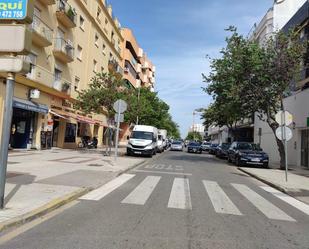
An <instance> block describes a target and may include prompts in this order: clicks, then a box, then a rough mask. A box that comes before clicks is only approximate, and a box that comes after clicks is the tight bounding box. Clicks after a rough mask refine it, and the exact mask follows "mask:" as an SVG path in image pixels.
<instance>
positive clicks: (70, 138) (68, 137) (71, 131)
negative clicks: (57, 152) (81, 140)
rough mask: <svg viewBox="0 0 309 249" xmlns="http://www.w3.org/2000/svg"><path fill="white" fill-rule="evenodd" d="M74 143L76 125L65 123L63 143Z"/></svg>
mask: <svg viewBox="0 0 309 249" xmlns="http://www.w3.org/2000/svg"><path fill="white" fill-rule="evenodd" d="M75 141H76V124H71V123H66V127H65V136H64V142H65V143H75Z"/></svg>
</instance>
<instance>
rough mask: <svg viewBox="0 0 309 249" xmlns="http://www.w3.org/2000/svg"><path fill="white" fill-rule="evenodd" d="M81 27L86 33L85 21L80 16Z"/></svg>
mask: <svg viewBox="0 0 309 249" xmlns="http://www.w3.org/2000/svg"><path fill="white" fill-rule="evenodd" d="M79 27H80V28H81V29H82V30H83V31H84V30H85V19H84V18H83V17H82V16H80V17H79Z"/></svg>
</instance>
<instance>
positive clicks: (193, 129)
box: [192, 111, 195, 141]
mask: <svg viewBox="0 0 309 249" xmlns="http://www.w3.org/2000/svg"><path fill="white" fill-rule="evenodd" d="M194 126H195V111H193V125H192V131H193V140H194V141H195V127H194Z"/></svg>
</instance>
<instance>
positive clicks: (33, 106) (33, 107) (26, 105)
mask: <svg viewBox="0 0 309 249" xmlns="http://www.w3.org/2000/svg"><path fill="white" fill-rule="evenodd" d="M13 107H15V108H19V109H23V110H27V111H32V112H39V113H44V114H47V113H48V107H47V106H46V105H42V104H38V103H34V102H32V101H29V100H25V99H19V98H15V97H14V98H13Z"/></svg>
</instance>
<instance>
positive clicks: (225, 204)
mask: <svg viewBox="0 0 309 249" xmlns="http://www.w3.org/2000/svg"><path fill="white" fill-rule="evenodd" d="M203 184H204V186H205V189H206V191H207V193H208V196H209V198H210V200H211V202H212V205H213V207H214V209H215V211H216V212H217V213H221V214H232V215H242V213H241V212H240V211H239V210H238V208H237V207H236V206H235V205H234V203H233V202H232V201H231V200H230V199H229V197H228V196H227V195H226V193H225V192H224V191H223V189H222V188H221V187H220V186H219V184H218V183H217V182H214V181H203Z"/></svg>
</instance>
